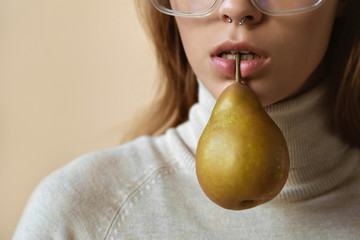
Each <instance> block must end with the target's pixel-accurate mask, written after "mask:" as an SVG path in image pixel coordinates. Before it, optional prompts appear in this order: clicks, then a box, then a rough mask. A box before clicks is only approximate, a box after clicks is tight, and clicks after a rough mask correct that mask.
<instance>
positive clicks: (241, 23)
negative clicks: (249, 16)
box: [239, 17, 246, 25]
mask: <svg viewBox="0 0 360 240" xmlns="http://www.w3.org/2000/svg"><path fill="white" fill-rule="evenodd" d="M245 20H246V17H243V19H241V21H240V22H239V25H244V23H245Z"/></svg>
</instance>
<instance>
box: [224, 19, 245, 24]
mask: <svg viewBox="0 0 360 240" xmlns="http://www.w3.org/2000/svg"><path fill="white" fill-rule="evenodd" d="M245 20H246V17H243V18H242V19H241V21H240V22H239V25H244V23H245ZM228 22H229V23H232V22H233V20H232V18H231V17H229V19H228Z"/></svg>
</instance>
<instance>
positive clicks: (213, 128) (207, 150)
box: [196, 82, 290, 210]
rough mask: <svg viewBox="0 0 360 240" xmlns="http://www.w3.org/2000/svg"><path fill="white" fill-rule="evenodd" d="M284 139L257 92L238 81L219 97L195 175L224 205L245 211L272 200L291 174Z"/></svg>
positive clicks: (202, 139)
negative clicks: (289, 173)
mask: <svg viewBox="0 0 360 240" xmlns="http://www.w3.org/2000/svg"><path fill="white" fill-rule="evenodd" d="M289 165H290V163H289V153H288V149H287V145H286V141H285V138H284V136H283V134H282V132H281V130H280V129H279V127H278V126H277V125H276V124H275V123H274V121H273V120H272V119H271V118H270V117H269V115H268V114H267V113H266V112H265V110H264V108H263V107H262V105H261V103H260V101H259V99H258V98H257V96H256V95H255V94H254V93H253V91H252V90H251V89H250V88H249V87H247V86H245V85H243V84H241V83H238V82H235V83H233V84H232V85H230V86H229V87H227V88H226V89H225V90H224V91H223V92H222V94H221V95H220V97H219V98H218V100H217V102H216V104H215V107H214V109H213V111H212V114H211V117H210V119H209V122H208V124H207V125H206V127H205V129H204V131H203V133H202V135H201V137H200V140H199V143H198V147H197V150H196V174H197V178H198V181H199V183H200V186H201V188H202V189H203V191H204V192H205V194H206V195H207V196H208V197H209V198H210V199H211V200H212V201H213V202H215V203H216V204H218V205H219V206H221V207H223V208H226V209H232V210H242V209H248V208H252V207H255V206H257V205H259V204H262V203H265V202H268V201H270V200H271V199H273V198H274V197H275V196H276V195H278V194H279V193H280V191H281V190H282V188H283V187H284V185H285V182H286V180H287V177H288V172H289Z"/></svg>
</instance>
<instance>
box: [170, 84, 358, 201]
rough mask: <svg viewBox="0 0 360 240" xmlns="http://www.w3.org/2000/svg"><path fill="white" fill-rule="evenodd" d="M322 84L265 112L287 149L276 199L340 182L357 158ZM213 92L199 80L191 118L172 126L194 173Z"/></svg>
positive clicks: (291, 197) (304, 194) (315, 192)
mask: <svg viewBox="0 0 360 240" xmlns="http://www.w3.org/2000/svg"><path fill="white" fill-rule="evenodd" d="M325 94H326V84H325V83H324V82H323V83H321V84H319V85H317V86H315V87H313V88H312V89H310V90H308V91H307V92H304V93H303V94H301V95H299V96H297V97H295V98H292V99H289V100H287V101H283V102H280V103H276V104H273V105H270V106H268V107H266V108H265V110H266V112H267V113H268V114H269V115H270V117H271V118H272V119H273V120H274V122H275V123H276V124H277V125H278V126H279V128H280V129H281V130H282V132H283V134H284V136H285V139H286V141H287V144H288V148H289V153H290V172H289V178H288V181H287V183H286V185H285V187H284V188H283V190H282V192H281V193H280V194H279V195H278V196H277V197H276V199H275V200H279V201H282V200H301V199H307V198H311V197H314V196H317V195H319V194H322V193H324V192H326V191H329V190H331V189H332V188H334V187H336V186H338V185H339V184H341V183H343V182H344V181H345V180H346V179H347V177H349V176H350V175H351V173H352V171H353V169H354V168H355V167H356V165H357V164H358V161H359V159H360V151H359V149H357V148H351V147H350V146H349V145H348V144H346V143H345V142H343V141H342V140H341V139H340V138H339V137H338V136H337V135H335V134H334V133H333V132H332V131H331V127H330V125H329V124H328V121H327V120H328V119H329V117H328V115H327V113H326V111H325V110H326V96H325ZM215 103H216V100H215V99H214V97H213V96H212V95H211V94H210V93H209V91H208V90H207V89H206V88H205V87H204V86H203V84H201V82H200V81H199V102H198V103H196V104H195V105H194V106H193V107H192V108H191V109H190V112H189V120H188V121H187V122H185V123H183V124H181V125H180V126H178V127H177V128H176V129H173V131H172V134H170V135H171V136H172V137H171V139H172V140H171V139H170V141H172V147H174V149H175V151H176V156H178V157H179V160H180V161H182V162H183V164H184V165H185V167H186V168H188V169H189V170H190V171H192V172H193V173H195V152H196V147H197V143H198V141H199V138H200V136H201V133H202V131H203V130H204V128H205V126H206V124H207V122H208V120H209V118H210V115H211V112H212V109H213V107H214V105H215Z"/></svg>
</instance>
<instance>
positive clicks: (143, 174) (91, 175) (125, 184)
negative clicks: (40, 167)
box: [14, 137, 171, 239]
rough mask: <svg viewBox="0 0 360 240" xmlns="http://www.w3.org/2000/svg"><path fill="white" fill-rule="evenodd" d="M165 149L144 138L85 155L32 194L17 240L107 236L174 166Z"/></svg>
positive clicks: (149, 138)
mask: <svg viewBox="0 0 360 240" xmlns="http://www.w3.org/2000/svg"><path fill="white" fill-rule="evenodd" d="M162 144H164V143H162V142H161V141H159V138H152V137H141V138H138V139H136V140H134V141H132V142H129V143H127V144H124V145H122V146H119V147H116V148H112V149H107V150H102V151H97V152H92V153H89V154H86V155H83V156H81V157H79V158H77V159H75V160H74V161H72V162H70V163H69V164H67V165H66V166H64V167H62V168H60V169H59V170H57V171H55V172H53V173H52V174H50V175H49V176H47V177H46V178H45V179H44V180H43V181H42V182H41V183H40V184H39V185H38V187H37V188H36V190H35V191H34V193H33V194H32V196H31V198H30V200H29V202H28V204H27V207H26V209H25V211H24V213H23V216H22V218H21V220H20V222H19V225H18V227H17V230H16V232H15V235H14V239H49V238H52V237H54V236H56V235H60V236H59V237H63V238H69V237H70V238H79V239H87V238H91V239H95V238H101V237H104V236H105V234H106V231H107V229H108V227H109V226H110V224H111V221H112V219H113V217H114V216H115V214H116V212H117V211H118V209H119V207H120V206H121V204H122V203H123V202H124V201H125V200H126V198H127V197H128V196H129V194H131V192H132V191H134V190H135V189H136V188H137V186H138V185H139V184H141V182H142V181H144V180H145V179H146V178H147V176H149V175H151V174H152V173H153V172H155V171H156V170H157V169H159V168H161V167H163V166H165V165H169V164H171V160H170V161H169V160H168V159H166V158H167V156H168V155H169V154H168V153H167V152H166V147H163V146H162ZM66 234H72V235H71V236H67V235H66Z"/></svg>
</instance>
